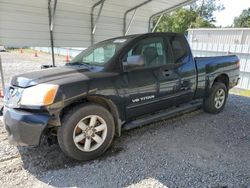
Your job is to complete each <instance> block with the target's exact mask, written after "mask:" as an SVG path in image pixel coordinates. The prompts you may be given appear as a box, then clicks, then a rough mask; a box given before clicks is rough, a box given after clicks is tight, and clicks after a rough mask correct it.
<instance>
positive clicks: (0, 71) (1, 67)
mask: <svg viewBox="0 0 250 188" xmlns="http://www.w3.org/2000/svg"><path fill="white" fill-rule="evenodd" d="M0 74H1V82H2V88H3V93H5V83H4V75H3V66H2V59H1V56H0Z"/></svg>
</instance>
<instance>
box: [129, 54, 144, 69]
mask: <svg viewBox="0 0 250 188" xmlns="http://www.w3.org/2000/svg"><path fill="white" fill-rule="evenodd" d="M124 65H125V66H126V67H127V68H134V67H143V66H144V65H145V62H144V57H143V56H141V55H133V56H129V57H128V58H127V62H124Z"/></svg>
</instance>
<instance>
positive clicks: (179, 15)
mask: <svg viewBox="0 0 250 188" xmlns="http://www.w3.org/2000/svg"><path fill="white" fill-rule="evenodd" d="M218 1H219V0H198V1H196V2H195V3H193V4H192V5H190V6H188V7H184V8H180V9H178V10H176V11H174V12H171V13H168V14H165V15H164V16H163V17H162V19H161V21H160V23H159V25H158V26H157V28H156V31H157V32H164V31H170V32H178V33H185V32H186V31H187V29H188V28H199V27H203V28H204V27H215V25H214V24H213V23H214V22H215V18H214V16H213V13H214V12H215V11H221V10H223V9H224V6H223V5H221V4H218V3H217V2H218ZM158 18H159V17H156V18H155V20H154V24H155V23H156V22H157V20H158Z"/></svg>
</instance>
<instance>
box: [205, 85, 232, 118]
mask: <svg viewBox="0 0 250 188" xmlns="http://www.w3.org/2000/svg"><path fill="white" fill-rule="evenodd" d="M227 96H228V89H227V87H226V86H225V84H223V83H220V82H215V83H214V84H213V86H212V88H211V89H210V92H209V95H208V97H206V98H205V99H204V110H205V111H206V112H209V113H212V114H217V113H219V112H221V111H222V110H223V109H224V107H225V104H226V100H227Z"/></svg>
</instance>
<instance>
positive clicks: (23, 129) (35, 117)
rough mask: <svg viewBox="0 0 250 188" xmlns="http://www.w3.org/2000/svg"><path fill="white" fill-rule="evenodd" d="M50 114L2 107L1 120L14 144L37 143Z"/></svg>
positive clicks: (33, 144)
mask: <svg viewBox="0 0 250 188" xmlns="http://www.w3.org/2000/svg"><path fill="white" fill-rule="evenodd" d="M49 119H50V115H49V114H46V113H31V112H26V111H23V110H16V109H12V108H7V107H4V112H3V120H4V126H5V129H6V130H7V132H8V137H9V141H10V143H12V144H15V145H21V146H27V145H32V146H36V145H39V143H40V139H41V135H42V133H43V131H44V129H45V127H46V126H47V124H48V121H49Z"/></svg>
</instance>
